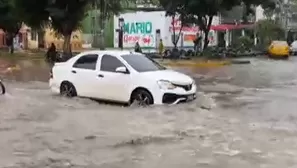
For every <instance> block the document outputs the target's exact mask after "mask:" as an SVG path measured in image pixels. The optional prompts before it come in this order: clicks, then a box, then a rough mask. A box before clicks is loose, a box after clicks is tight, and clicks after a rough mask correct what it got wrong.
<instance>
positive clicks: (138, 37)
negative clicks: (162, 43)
mask: <svg viewBox="0 0 297 168" xmlns="http://www.w3.org/2000/svg"><path fill="white" fill-rule="evenodd" d="M123 40H124V43H129V44H135V43H136V42H139V43H140V44H142V45H151V44H152V43H154V37H153V35H151V34H149V35H145V34H125V35H124V39H123Z"/></svg>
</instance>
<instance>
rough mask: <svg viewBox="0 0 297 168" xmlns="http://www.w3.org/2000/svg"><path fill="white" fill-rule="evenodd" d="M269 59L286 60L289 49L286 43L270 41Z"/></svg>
mask: <svg viewBox="0 0 297 168" xmlns="http://www.w3.org/2000/svg"><path fill="white" fill-rule="evenodd" d="M268 54H269V57H271V58H279V59H287V58H288V57H289V55H290V47H289V45H288V43H287V42H286V41H272V42H271V44H270V46H269V47H268Z"/></svg>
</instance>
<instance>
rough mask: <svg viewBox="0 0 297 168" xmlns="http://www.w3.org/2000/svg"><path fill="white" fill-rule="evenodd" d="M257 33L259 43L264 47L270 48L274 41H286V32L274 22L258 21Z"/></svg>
mask: <svg viewBox="0 0 297 168" xmlns="http://www.w3.org/2000/svg"><path fill="white" fill-rule="evenodd" d="M255 31H256V33H257V36H258V38H259V43H260V45H262V46H263V47H266V46H268V45H269V44H270V43H271V41H273V40H284V39H283V38H284V35H285V30H283V29H282V27H281V26H280V25H279V24H277V23H276V22H275V21H273V20H261V21H258V23H257V24H256V28H255Z"/></svg>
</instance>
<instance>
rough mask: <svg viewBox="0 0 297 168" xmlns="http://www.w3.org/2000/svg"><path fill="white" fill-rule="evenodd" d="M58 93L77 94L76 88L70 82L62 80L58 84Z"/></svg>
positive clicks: (69, 95) (68, 95)
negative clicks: (59, 84)
mask: <svg viewBox="0 0 297 168" xmlns="http://www.w3.org/2000/svg"><path fill="white" fill-rule="evenodd" d="M60 94H61V95H62V96H65V97H75V96H77V93H76V89H75V87H74V86H73V84H71V83H70V82H63V83H62V84H61V86H60Z"/></svg>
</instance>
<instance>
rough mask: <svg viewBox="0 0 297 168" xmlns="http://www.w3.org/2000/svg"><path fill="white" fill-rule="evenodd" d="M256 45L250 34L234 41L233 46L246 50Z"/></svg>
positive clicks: (241, 50) (236, 48)
mask: <svg viewBox="0 0 297 168" xmlns="http://www.w3.org/2000/svg"><path fill="white" fill-rule="evenodd" d="M253 46H254V40H253V38H251V37H249V36H240V37H238V38H236V39H235V40H234V41H233V42H232V48H233V49H235V50H236V51H238V52H245V51H246V50H247V49H251V48H253Z"/></svg>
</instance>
